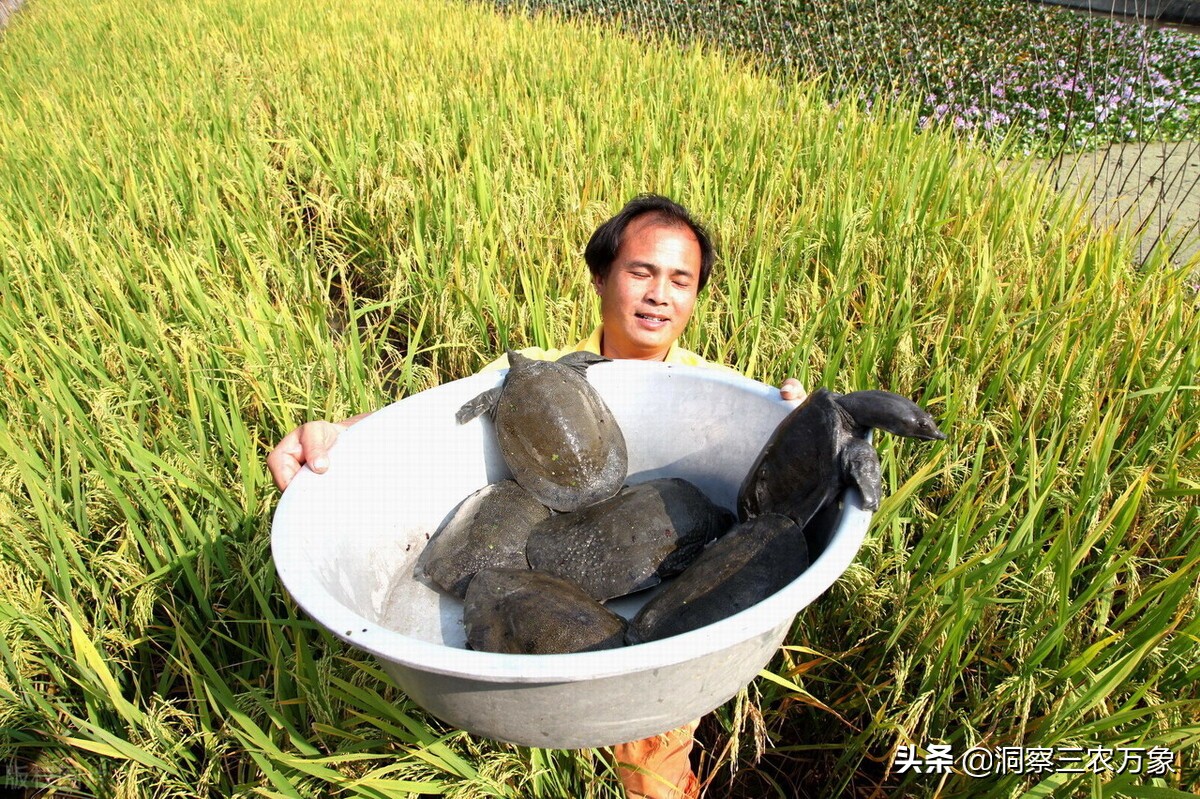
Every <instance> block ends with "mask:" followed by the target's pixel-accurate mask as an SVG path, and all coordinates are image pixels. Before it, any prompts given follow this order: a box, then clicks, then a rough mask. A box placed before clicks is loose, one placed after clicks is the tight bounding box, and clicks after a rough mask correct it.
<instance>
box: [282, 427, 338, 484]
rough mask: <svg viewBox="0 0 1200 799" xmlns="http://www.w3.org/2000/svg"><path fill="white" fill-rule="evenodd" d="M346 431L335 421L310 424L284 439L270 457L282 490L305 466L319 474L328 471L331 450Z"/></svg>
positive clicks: (297, 429)
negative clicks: (339, 436)
mask: <svg viewBox="0 0 1200 799" xmlns="http://www.w3.org/2000/svg"><path fill="white" fill-rule="evenodd" d="M345 429H346V428H345V427H343V426H342V425H340V424H334V423H333V422H324V421H319V422H307V423H306V424H302V425H300V426H299V427H297V428H296V429H295V430H293V431H292V432H290V433H288V434H287V435H286V436H284V437H283V440H282V441H280V442H279V444H278V445H276V447H275V449H273V450H271V454H270V455H268V456H267V469H269V470H270V472H271V478H272V479H273V480H274V481H275V486H276V487H277V488H278V489H279V490H280V491H283V490H284V489H285V488H287V487H288V483H290V482H292V478H293V477H295V476H296V474H297V472H299V471H300V467H302V466H304V465H305V464H307V465H308V468H310V469H312V470H313V471H314V472H316V473H317V474H320V473H322V472H324V471H325V470H326V469H328V468H329V448H330V447H332V446H333V442H335V441H337V437H338V435H340V434H341V432H342V431H343V430H345Z"/></svg>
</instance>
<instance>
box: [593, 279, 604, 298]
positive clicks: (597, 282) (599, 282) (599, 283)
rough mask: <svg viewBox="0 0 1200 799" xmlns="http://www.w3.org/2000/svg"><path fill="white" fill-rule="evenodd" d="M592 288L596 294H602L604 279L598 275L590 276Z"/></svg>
mask: <svg viewBox="0 0 1200 799" xmlns="http://www.w3.org/2000/svg"><path fill="white" fill-rule="evenodd" d="M592 288H594V289H595V290H596V293H597V294H600V293H602V292H603V291H604V278H602V277H600V276H599V275H592Z"/></svg>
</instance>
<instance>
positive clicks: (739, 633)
mask: <svg viewBox="0 0 1200 799" xmlns="http://www.w3.org/2000/svg"><path fill="white" fill-rule="evenodd" d="M503 374H504V373H503V372H498V373H490V374H481V375H475V376H473V377H469V378H466V379H464V380H457V381H455V382H453V383H448V384H446V385H442V386H439V387H437V388H433V389H430V390H428V391H424V392H421V393H420V394H416V395H414V396H412V397H408V398H406V399H403V400H401V401H399V402H396V403H394V404H392V405H389V406H388V407H386V408H384V409H382V410H380V411H379V412H378V413H375V414H373V415H372V416H370V417H368V418H367V419H365V420H363V421H362V422H360V423H358V424H357V425H355V426H354V427H353V428H351V429H350V430H349V431H347V432H346V433H344V434H342V436H341V437H340V438H339V440H338V442H337V445H336V446H335V447H334V448H333V450H332V451H331V452H330V466H329V470H328V471H327V472H326V473H325V474H323V475H318V474H315V473H313V472H310V471H309V470H308V469H304V470H302V471H301V473H300V474H298V475H297V476H296V478H295V480H294V482H293V483H292V485H291V486H290V487H289V488H288V490H287V491H286V492H285V493H284V495H283V497H282V498H281V499H280V502H279V507H278V508H277V509H276V511H275V518H274V522H273V527H272V532H271V547H272V552H273V555H274V558H275V566H276V568H277V569H278V572H279V576H280V579H281V580H282V581H283V584H284V585H285V586H286V587H287V590H288V591H289V592H290V593H291V595H292V597H293V598H294V599H295V601H296V603H297V604H298V605H300V607H301V608H303V609H304V611H305V612H306V613H308V615H309V616H311V617H312V618H313V619H315V620H316V621H317V622H318V623H320V624H321V625H323V626H325V627H326V628H328V629H329V630H330V631H332V632H333V633H334V634H335V635H336V636H338V637H339V638H341V639H343V640H345V641H346V642H347V643H349V644H350V645H352V646H356V647H358V648H360V649H363V650H366V651H367V652H370V653H371V654H373V655H375V656H376V657H377V658H379V660H380V661H381V663H382V664H383V666H384V668H385V669H386V671H387V672H388V673H389V674H390V675H391V676H392V678H393V679H394V680H395V681H396V683H397V684H398V685H399V686H400V688H401V689H403V690H404V691H405V692H406V693H407V694H408V695H409V697H411V698H412V699H413V701H415V702H417V703H418V704H419V705H421V706H422V707H424V708H425V709H426V710H428V711H429V712H430V713H433V714H434V715H436V716H438V717H439V718H441V719H443V720H444V721H446V722H448V723H449V724H452V725H454V726H456V727H459V728H461V729H464V730H467V731H469V732H471V733H474V734H477V735H481V736H485V737H489V738H495V739H499V740H503V741H509V742H512V743H516V744H522V745H525V746H538V747H545V748H581V747H593V746H609V745H613V744H617V743H621V742H624V741H632V740H637V739H640V738H644V737H647V736H650V735H655V734H657V733H660V732H665V731H666V730H669V729H672V728H674V727H678V726H680V725H682V724H685V723H687V722H688V721H691V720H693V719H696V718H698V717H700V716H702V715H703V714H705V713H707V712H709V711H710V710H712V709H714V708H716V707H717V706H718V705H720V704H722V703H723V702H725V701H726V700H728V699H729V698H730V697H732V696H733V695H734V694H736V693H737V692H738V691H739V690H740V689H741V688H742V687H743V686H745V685H746V684H747V683H748V682H750V681H751V680H752V679H754V677H755V676H756V675H757V674H758V672H759V670H760V669H762V668H763V666H765V665H766V663H767V662H768V661H769V660H770V659H771V656H772V655H773V654H774V653H775V651H776V650H777V649H778V648H779V646H780V644H781V643H782V641H783V638H784V636H785V635H786V634H787V631H788V629H789V627H790V625H791V622H792V619H793V617H794V616H795V614H796V612H797V611H799V610H800V609H801V608H803V607H804V606H805V605H807V604H809V603H810V602H812V601H813V600H814V599H816V598H817V596H819V595H820V594H821V593H822V592H823V591H825V589H827V588H828V587H829V586H830V585H832V584H833V582H834V581H835V580H836V579H837V578H838V577H839V576H840V575H841V574H842V572H843V571H845V569H846V567H847V566H849V565H850V562H851V561H852V560H853V559H854V556H855V554H856V553H857V552H858V549H859V546H860V545H861V543H862V540H863V536H864V535H865V534H866V530H867V525H868V523H869V521H870V517H871V515H870V513H868V512H866V511H864V510H862V508H861V506H860V504H859V497H858V495H857V493H856V492H853V491H849V492H847V494H846V498H845V502H844V508H843V512H842V517H841V520H840V522H839V524H838V527H837V529H836V531H835V533H834V535H833V537H832V540H831V541H830V544H829V546H828V548H827V549H826V550H825V551H824V552H823V553H822V554H821V555H820V557H819V558H818V559H817V560H816V561H815V562H814V563H813V565H812V566H811V567H810V568H809V569H808V570H807V571H806V572H804V574H802V575H801V576H800V577H799V578H797V579H796V580H795V581H794V582H792V583H791V584H790V585H789V586H787V587H786V588H785V589H784V590H782V591H780V592H779V593H777V594H775V595H774V596H771V597H769V598H768V599H766V600H764V601H763V602H761V603H759V604H758V605H756V606H754V607H752V608H749V609H747V610H745V611H743V612H741V613H738V614H736V615H734V616H731V617H729V618H727V619H724V620H722V621H720V622H717V623H716V624H712V625H709V626H708V627H705V628H702V629H699V630H694V631H692V632H690V633H686V634H684V635H679V636H675V637H673V638H668V639H665V640H662V641H654V642H651V643H648V644H641V645H639V646H635V647H624V648H620V649H610V650H606V651H601V652H585V653H578V654H569V655H499V654H492V653H487V652H473V651H471V650H468V649H466V648H465V640H466V638H465V634H464V631H463V625H462V605H461V603H460V602H459V601H458V600H456V599H453V598H451V597H448V596H445V595H443V594H441V593H439V592H438V591H436V590H434V589H433V588H431V587H429V586H428V585H426V584H425V583H424V582H422V581H420V580H418V579H416V578H415V577H414V566H415V563H416V560H417V557H418V555H420V553H421V549H422V547H423V546H424V545H425V541H426V540H427V539H428V537H429V536H430V535H431V534H432V533H433V531H434V530H436V529H437V527H438V525H439V524H440V523H441V521H442V520H443V519H444V518H445V517H446V516H447V515H448V514H449V512H450V511H451V510H452V509H453V508H454V506H455V505H457V504H458V502H459V501H460V500H462V499H463V498H464V497H465V496H467V495H468V494H470V493H471V492H472V491H475V490H477V489H479V488H481V487H482V486H484V485H486V484H488V483H491V482H495V481H496V480H500V479H503V478H505V477H509V476H511V475H510V474H509V472H508V470H507V468H506V467H505V465H504V462H503V460H502V459H501V458H500V454H499V451H498V450H497V448H496V445H495V437H494V434H493V431H492V427H491V422H490V420H487V419H482V418H481V419H476V420H474V421H472V422H470V423H468V424H466V425H461V426H460V425H458V424H456V423H455V420H454V413H455V411H456V410H458V408H459V407H460V406H461V405H462V404H463V403H464V402H466V401H467V400H469V399H471V398H472V397H474V396H476V395H477V394H479V393H480V392H482V391H485V390H487V389H489V388H492V387H493V386H496V385H498V384H499V383H500V380H501V378H502V376H503ZM588 379H589V380H590V381H591V383H592V385H594V386H595V387H596V389H597V390H598V391H599V392H600V394H601V395H602V396H603V397H604V400H605V402H607V403H608V406H609V407H610V408H611V409H612V411H613V414H614V415H615V416H616V418H617V422H618V423H619V424H620V425H621V429H622V430H623V432H624V434H625V439H626V442H627V444H628V448H629V482H630V483H637V482H642V481H645V480H650V479H653V478H656V477H667V476H671V477H683V478H685V479H687V480H690V481H692V482H693V483H695V484H696V485H698V486H699V487H700V488H701V489H702V490H704V491H705V492H706V493H707V494H708V495H709V497H711V498H712V500H713V501H714V502H716V503H718V504H721V505H724V506H726V507H728V508H730V509H731V510H732V509H735V508H736V496H737V490H738V487H739V486H740V484H741V482H742V479H743V477H744V476H745V474H746V472H747V471H748V469H749V467H750V465H751V463H752V462H753V460H754V458H755V456H756V455H757V454H758V452H759V450H760V449H761V448H762V446H763V444H764V443H765V442H766V440H767V438H768V437H769V436H770V434H771V432H772V431H773V430H774V429H775V427H776V425H777V424H778V423H779V421H780V420H781V419H783V417H784V416H786V415H787V413H788V412H789V411H790V410H791V409H792V408H793V407H794V406H795V405H796V403H794V402H784V401H782V400H781V399H780V398H779V391H778V390H777V389H775V388H773V387H771V386H766V385H763V384H762V383H757V382H755V381H753V380H748V379H746V378H742V377H738V376H736V375H731V374H726V373H723V372H719V371H715V370H709V369H701V368H696V367H687V366H669V365H665V364H661V363H642V362H634V361H618V362H613V363H606V364H601V365H598V366H593V367H592V368H591V369H589V370H588ZM652 594H653V591H650V592H643V594H641V595H635V596H633V597H626V598H624V599H622V600H617V601H616V602H613V603H610V607H613V608H615V609H616V610H617V611H618V612H620V613H622V614H623V615H625V616H627V617H628V616H632V615H633V613H635V612H636V611H637V609H638V608H639V607H641V605H642V604H644V603H645V601H646V600H647V599H648V598H649V596H650V595H652Z"/></svg>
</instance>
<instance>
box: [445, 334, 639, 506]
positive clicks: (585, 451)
mask: <svg viewBox="0 0 1200 799" xmlns="http://www.w3.org/2000/svg"><path fill="white" fill-rule="evenodd" d="M608 360H609V359H608V358H603V357H601V356H599V355H595V354H593V353H590V352H572V353H569V354H567V355H564V356H563V357H561V358H559V359H558V360H557V361H535V360H532V359H530V358H526V357H525V356H523V355H521V353H519V352H515V351H513V350H509V351H508V363H509V369H508V374H507V375H506V376H505V378H504V382H503V383H502V384H501V385H500V386H498V387H496V388H493V389H491V390H490V391H485V392H483V393H482V394H480V395H479V396H478V397H476V398H475V399H473V400H471V401H470V402H468V403H466V404H465V405H463V406H462V408H460V409H459V411H458V414H457V415H456V417H455V418H457V419H458V423H459V424H465V423H467V422H469V421H470V420H472V419H474V418H475V417H476V416H479V415H480V414H482V413H485V412H487V413H490V415H491V417H492V421H493V422H494V423H495V427H496V439H497V441H498V442H499V444H500V452H501V454H502V455H503V457H504V462H505V464H507V465H508V468H509V469H510V470H511V471H512V473H513V477H514V478H515V479H516V481H517V482H518V483H520V484H521V486H522V487H523V488H525V490H527V491H528V492H529V493H531V494H533V496H534V497H536V498H537V500H538V501H539V502H541V503H542V504H543V505H546V506H547V507H550V508H553V509H554V510H557V511H572V510H575V509H576V508H582V507H586V506H588V505H591V504H593V503H596V502H600V501H601V500H604V499H608V498H609V497H611V496H613V495H614V494H616V493H617V491H619V490H620V488H621V485H622V484H623V483H624V482H625V477H626V471H627V469H628V467H629V463H628V461H629V458H628V454H627V452H626V449H625V437H624V436H623V435H622V434H621V429H620V428H619V427H618V426H617V421H616V419H614V418H613V415H612V412H611V411H610V410H609V409H608V406H607V405H605V404H604V400H603V399H601V398H600V395H599V394H598V393H596V389H594V388H592V386H591V384H590V383H588V381H587V377H586V372H587V368H588V367H589V366H591V365H592V364H597V363H604V362H606V361H608Z"/></svg>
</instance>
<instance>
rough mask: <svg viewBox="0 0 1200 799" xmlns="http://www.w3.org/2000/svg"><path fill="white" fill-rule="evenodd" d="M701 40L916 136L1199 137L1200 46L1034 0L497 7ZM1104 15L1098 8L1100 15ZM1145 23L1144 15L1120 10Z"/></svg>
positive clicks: (1028, 145)
mask: <svg viewBox="0 0 1200 799" xmlns="http://www.w3.org/2000/svg"><path fill="white" fill-rule="evenodd" d="M492 3H493V5H495V6H496V7H497V8H500V9H503V10H506V11H512V12H522V13H527V14H538V13H550V14H556V15H562V16H565V17H568V18H573V17H581V16H582V17H588V18H592V19H600V20H605V21H606V22H608V23H609V24H612V25H615V26H620V27H621V28H623V29H625V30H628V31H630V32H631V33H635V34H636V33H648V34H650V35H652V36H653V35H662V36H667V37H670V38H671V39H673V40H675V41H678V42H680V43H684V44H686V43H688V42H692V41H697V40H702V41H706V42H710V43H712V44H715V45H717V46H720V47H722V48H727V49H731V50H735V51H739V52H743V53H748V54H752V55H753V56H755V57H756V58H757V59H758V61H759V63H761V64H763V65H765V66H766V67H768V68H769V69H770V70H772V71H774V72H776V73H781V74H783V75H786V76H800V77H809V78H811V77H815V76H824V77H826V78H827V79H828V81H829V89H830V92H829V93H830V96H831V98H832V99H837V98H840V97H844V96H851V97H856V98H858V99H860V100H862V101H863V102H865V103H867V104H868V106H869V105H870V104H872V103H874V102H876V101H878V100H881V99H885V98H893V99H894V98H897V97H901V96H909V97H912V98H913V101H914V102H915V103H916V104H917V105H918V107H919V108H920V112H919V113H918V117H917V124H918V126H920V127H921V128H926V127H929V126H932V125H947V126H949V127H951V128H952V129H953V130H955V131H957V132H959V133H960V135H964V136H969V137H971V138H974V139H975V140H977V141H979V142H982V143H985V144H998V143H1001V142H1004V141H1006V140H1007V139H1009V138H1011V137H1012V136H1016V137H1017V138H1018V140H1019V141H1020V145H1021V147H1022V148H1023V149H1025V150H1027V151H1037V152H1040V153H1043V154H1048V155H1049V154H1055V153H1057V152H1058V151H1060V150H1063V149H1066V150H1080V149H1085V150H1086V149H1092V148H1095V147H1099V146H1104V145H1108V144H1114V143H1123V142H1143V141H1178V140H1183V139H1192V138H1195V137H1196V134H1197V131H1198V130H1200V129H1198V128H1197V119H1198V116H1197V115H1198V113H1200V37H1198V36H1197V35H1195V33H1194V32H1192V33H1188V32H1184V31H1180V30H1175V29H1172V28H1164V27H1157V26H1153V27H1152V26H1150V25H1146V24H1140V23H1133V22H1131V21H1129V20H1128V19H1127V18H1122V17H1120V16H1107V17H1106V16H1103V15H1101V14H1099V13H1097V14H1095V15H1087V14H1081V13H1077V12H1073V11H1070V10H1068V9H1065V8H1062V7H1057V6H1050V5H1045V4H1041V3H1038V2H1036V0H973V2H968V3H947V2H928V0H873V1H872V2H869V3H861V2H856V0H777V1H776V2H761V1H760V0H695V1H694V2H688V3H676V2H672V0H492ZM1103 6H1104V4H1102V3H1097V4H1096V8H1097V9H1100V8H1101V7H1103ZM1115 8H1117V9H1118V10H1121V9H1128V10H1131V11H1132V10H1133V9H1135V8H1136V9H1140V10H1141V20H1142V21H1145V16H1146V13H1147V11H1146V9H1147V6H1146V4H1145V3H1142V4H1140V5H1137V4H1130V3H1126V4H1117V5H1116V6H1115Z"/></svg>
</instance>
